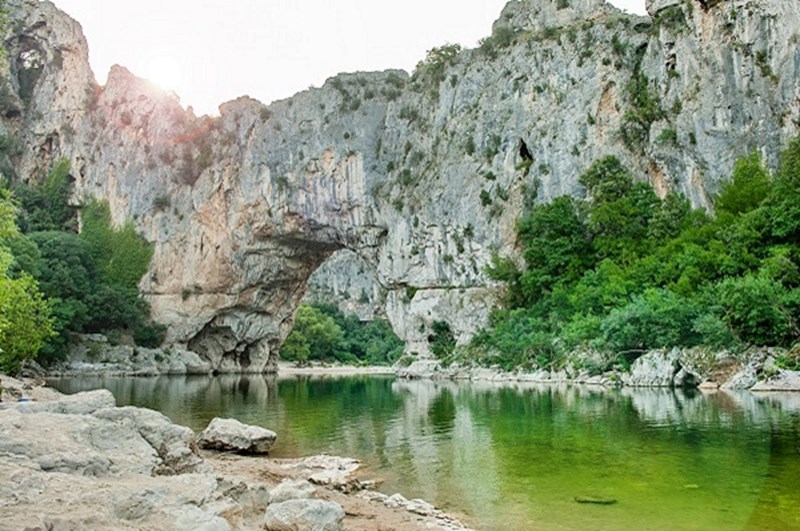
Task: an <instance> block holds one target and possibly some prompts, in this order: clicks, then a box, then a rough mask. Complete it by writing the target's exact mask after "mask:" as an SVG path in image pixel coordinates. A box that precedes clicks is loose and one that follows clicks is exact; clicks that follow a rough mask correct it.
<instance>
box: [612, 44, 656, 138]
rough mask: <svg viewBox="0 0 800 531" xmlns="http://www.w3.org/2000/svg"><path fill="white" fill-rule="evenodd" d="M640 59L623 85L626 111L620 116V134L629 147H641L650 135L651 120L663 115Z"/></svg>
mask: <svg viewBox="0 0 800 531" xmlns="http://www.w3.org/2000/svg"><path fill="white" fill-rule="evenodd" d="M641 61H642V59H641V55H640V56H639V57H638V58H637V59H636V64H635V66H634V69H633V73H632V74H631V78H630V80H629V81H628V83H627V84H626V86H625V98H626V100H627V102H628V111H627V112H626V113H625V114H624V116H623V118H622V129H621V134H622V139H623V140H624V141H625V145H627V146H628V147H629V148H631V149H634V148H638V149H642V148H643V146H644V145H645V144H646V143H647V140H648V138H649V136H650V127H651V126H652V125H653V122H656V121H658V120H661V119H663V118H664V117H665V113H664V109H663V107H662V105H661V100H660V98H659V96H658V93H657V92H656V90H655V89H653V88H651V87H650V80H649V79H648V77H647V76H646V75H644V73H643V72H642V68H641Z"/></svg>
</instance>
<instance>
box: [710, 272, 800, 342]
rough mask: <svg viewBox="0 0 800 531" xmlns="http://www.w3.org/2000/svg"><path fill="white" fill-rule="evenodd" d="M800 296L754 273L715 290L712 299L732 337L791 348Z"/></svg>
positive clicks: (798, 315)
mask: <svg viewBox="0 0 800 531" xmlns="http://www.w3.org/2000/svg"><path fill="white" fill-rule="evenodd" d="M798 296H800V292H798V290H796V289H795V290H787V289H786V288H785V287H784V286H783V285H782V284H781V283H780V282H777V281H775V280H772V279H770V278H767V277H766V276H764V275H759V274H753V273H751V274H747V275H745V276H742V277H738V278H728V279H725V280H723V281H722V282H720V283H719V284H717V285H715V286H714V287H713V298H714V300H716V301H717V304H719V306H720V307H721V308H722V311H723V316H722V318H723V320H724V321H725V322H726V323H727V324H728V326H729V327H730V329H731V331H732V332H733V334H734V335H735V336H736V337H738V338H739V339H740V340H742V341H744V342H746V343H751V344H755V345H788V344H790V343H791V341H792V340H793V339H797V324H798V319H800V314H798V313H797V309H798V308H797V299H798Z"/></svg>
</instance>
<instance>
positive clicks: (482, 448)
mask: <svg viewBox="0 0 800 531" xmlns="http://www.w3.org/2000/svg"><path fill="white" fill-rule="evenodd" d="M53 383H54V385H55V386H56V387H57V388H59V389H61V390H63V391H66V392H75V391H78V390H84V389H90V388H96V387H99V386H102V387H107V388H108V389H110V390H111V391H112V392H113V393H114V394H115V396H116V397H117V401H118V403H119V404H120V405H127V404H131V405H137V406H142V407H150V408H153V409H158V410H160V411H162V412H164V413H165V414H166V415H168V416H169V417H170V418H172V419H173V420H174V421H175V422H178V423H181V424H185V425H188V426H190V427H192V428H193V429H195V430H198V431H199V430H201V429H203V428H204V427H205V425H206V424H207V423H208V421H209V420H210V419H211V418H213V417H215V416H223V417H235V418H237V419H239V420H241V421H242V422H248V423H252V424H258V425H262V426H265V427H268V428H270V429H273V430H275V431H276V432H277V433H278V442H277V443H276V445H275V447H274V451H273V455H275V456H286V457H288V456H299V455H309V454H315V453H322V452H327V453H332V454H340V455H347V456H352V457H356V458H359V459H361V460H362V461H364V462H365V464H366V465H367V468H368V470H367V474H368V475H371V476H377V477H379V478H382V479H383V480H384V483H383V484H382V487H381V490H382V491H383V492H386V493H388V494H392V493H394V492H402V493H403V494H404V495H405V496H407V497H410V498H412V497H421V498H425V499H427V500H429V501H431V502H433V503H435V504H436V505H437V506H439V507H442V508H444V509H445V510H448V511H451V512H453V513H456V514H461V515H464V518H465V520H466V522H467V523H469V524H471V525H472V526H474V527H476V528H478V529H498V530H500V529H502V530H504V531H506V530H508V529H543V530H550V529H552V530H573V529H608V530H612V529H613V530H616V529H650V530H661V529H663V530H674V529H686V530H695V529H696V530H707V529H714V530H727V529H731V530H739V529H748V530H749V529H752V530H783V529H800V489H798V485H800V394H796V395H792V394H788V395H778V394H769V395H763V396H757V395H754V394H751V393H723V392H720V393H716V394H713V395H710V396H704V395H701V394H697V393H689V394H686V393H684V392H681V391H671V390H630V389H624V390H621V391H616V390H602V389H592V388H586V387H553V386H539V387H537V386H525V385H514V386H505V387H503V386H496V385H492V384H481V383H473V384H455V383H449V382H448V383H436V382H419V381H411V382H407V381H396V380H394V379H392V378H385V377H352V378H338V379H331V378H320V379H309V378H289V379H275V378H262V377H218V378H197V377H188V378H184V377H171V378H167V377H161V378H151V379H105V380H97V379H95V380H91V379H81V380H78V379H71V380H60V381H55V382H53ZM576 498H580V499H594V500H616V503H614V504H609V505H603V504H596V503H585V504H581V503H576Z"/></svg>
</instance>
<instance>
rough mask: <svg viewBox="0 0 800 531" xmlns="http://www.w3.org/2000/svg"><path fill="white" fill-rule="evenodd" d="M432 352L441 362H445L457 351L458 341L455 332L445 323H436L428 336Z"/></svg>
mask: <svg viewBox="0 0 800 531" xmlns="http://www.w3.org/2000/svg"><path fill="white" fill-rule="evenodd" d="M428 343H429V344H430V346H431V352H432V353H433V355H434V356H436V357H437V358H438V359H440V360H445V359H447V358H448V357H450V356H451V355H452V354H453V351H454V350H455V349H456V339H455V336H453V330H452V329H451V328H450V325H449V324H448V323H446V322H445V321H434V322H433V324H432V325H431V334H430V335H429V336H428Z"/></svg>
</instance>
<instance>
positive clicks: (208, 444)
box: [197, 418, 277, 454]
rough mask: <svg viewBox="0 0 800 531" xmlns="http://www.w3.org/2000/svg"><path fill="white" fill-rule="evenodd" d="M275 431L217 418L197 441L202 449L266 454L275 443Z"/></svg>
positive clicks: (234, 420)
mask: <svg viewBox="0 0 800 531" xmlns="http://www.w3.org/2000/svg"><path fill="white" fill-rule="evenodd" d="M276 437H277V435H276V434H275V432H274V431H271V430H268V429H265V428H261V427H259V426H250V425H247V424H242V423H241V422H239V421H238V420H236V419H221V418H215V419H213V420H212V421H211V422H210V423H209V424H208V427H207V428H206V429H205V430H203V432H202V433H201V434H200V436H199V437H198V439H197V444H198V445H199V446H200V447H201V448H207V449H211V450H220V451H232V452H241V453H247V454H265V453H267V452H268V451H269V449H270V448H271V447H272V445H273V444H274V443H275V439H276Z"/></svg>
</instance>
